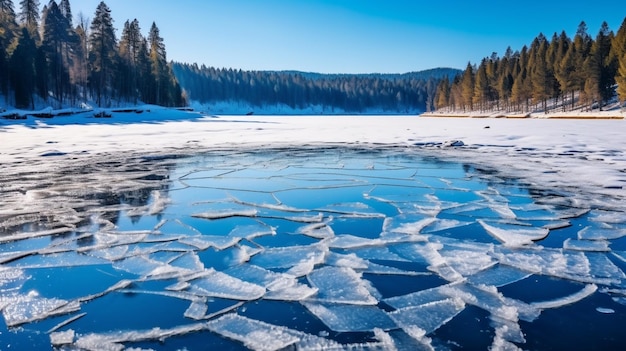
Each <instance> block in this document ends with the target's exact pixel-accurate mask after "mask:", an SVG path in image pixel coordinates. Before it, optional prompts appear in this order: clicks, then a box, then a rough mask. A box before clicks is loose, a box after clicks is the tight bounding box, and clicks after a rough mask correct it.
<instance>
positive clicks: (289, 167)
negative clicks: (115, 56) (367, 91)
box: [0, 106, 626, 350]
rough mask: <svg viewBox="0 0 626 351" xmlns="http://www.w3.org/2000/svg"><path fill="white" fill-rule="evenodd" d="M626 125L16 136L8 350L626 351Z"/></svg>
mask: <svg viewBox="0 0 626 351" xmlns="http://www.w3.org/2000/svg"><path fill="white" fill-rule="evenodd" d="M625 123H626V122H624V120H562V119H553V120H551V119H523V120H519V119H491V118H489V119H475V118H425V117H416V116H332V117H331V116H327V117H319V116H315V117H313V116H311V117H307V116H297V117H291V116H207V115H203V114H200V113H196V112H184V111H173V110H166V109H161V108H157V107H151V106H147V107H143V108H142V113H141V114H138V113H135V112H134V111H133V112H113V113H112V117H111V118H94V117H93V113H83V114H76V115H72V116H66V117H55V118H52V119H35V118H32V117H29V118H28V119H27V120H16V121H13V120H0V164H1V165H2V173H1V174H0V196H1V197H2V202H1V203H0V310H2V316H3V321H0V349H20V348H24V347H31V346H32V345H35V346H36V347H38V348H40V349H47V348H57V349H86V350H101V349H107V350H123V349H127V348H128V349H131V348H137V349H155V350H159V349H181V350H182V349H188V350H194V349H202V348H204V347H206V346H207V345H210V346H213V347H216V348H221V349H263V350H278V349H284V348H295V349H305V350H308V349H311V350H319V349H332V350H337V349H352V350H355V349H361V350H375V349H382V350H388V349H390V350H393V349H397V350H409V349H410V350H415V349H423V350H431V349H437V350H446V349H462V348H465V349H489V348H491V349H496V350H500V349H506V350H516V349H543V348H545V349H555V348H561V349H573V348H577V347H580V348H583V349H588V348H592V347H599V348H604V349H611V348H613V349H614V348H615V347H617V346H619V345H623V344H624V342H626V339H625V337H624V335H623V333H622V331H621V330H620V326H623V325H624V323H626V274H625V273H624V271H625V270H626V201H625V200H626V199H625V197H626V191H625V189H624V187H625V186H626V141H625V139H624V126H625ZM154 306H158V308H154Z"/></svg>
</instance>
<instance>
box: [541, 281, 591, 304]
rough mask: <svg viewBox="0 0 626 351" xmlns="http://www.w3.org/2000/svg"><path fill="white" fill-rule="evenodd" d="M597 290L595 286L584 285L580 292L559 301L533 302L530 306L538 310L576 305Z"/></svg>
mask: <svg viewBox="0 0 626 351" xmlns="http://www.w3.org/2000/svg"><path fill="white" fill-rule="evenodd" d="M597 290H598V286H596V285H595V284H589V285H586V286H585V287H584V288H583V289H581V290H580V291H578V292H576V293H573V294H571V295H568V296H564V297H562V298H559V299H554V300H549V301H541V302H533V303H531V306H532V307H534V308H538V309H547V308H559V307H563V306H566V305H571V304H573V303H576V302H578V301H580V300H582V299H584V298H586V297H588V296H590V295H592V294H593V293H595V292H596V291H597Z"/></svg>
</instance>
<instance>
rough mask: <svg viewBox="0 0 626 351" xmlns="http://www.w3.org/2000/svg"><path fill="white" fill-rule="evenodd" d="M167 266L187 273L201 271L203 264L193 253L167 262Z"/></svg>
mask: <svg viewBox="0 0 626 351" xmlns="http://www.w3.org/2000/svg"><path fill="white" fill-rule="evenodd" d="M169 264H170V265H172V266H174V267H178V268H183V269H186V270H189V271H201V270H203V269H204V263H202V261H200V257H198V255H197V254H196V253H195V252H189V253H186V254H184V255H182V256H180V257H178V258H176V259H174V260H173V261H171V262H169Z"/></svg>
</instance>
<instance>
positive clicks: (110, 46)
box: [89, 2, 117, 106]
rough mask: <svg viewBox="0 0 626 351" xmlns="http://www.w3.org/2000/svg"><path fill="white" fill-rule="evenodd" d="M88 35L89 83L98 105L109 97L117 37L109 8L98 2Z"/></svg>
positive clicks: (102, 103) (101, 104)
mask: <svg viewBox="0 0 626 351" xmlns="http://www.w3.org/2000/svg"><path fill="white" fill-rule="evenodd" d="M90 30H91V34H90V36H89V46H90V50H89V65H90V75H89V85H90V86H91V89H92V91H93V94H94V96H95V98H96V103H97V104H98V106H103V105H104V104H105V101H104V100H105V98H110V97H111V93H112V92H111V91H110V88H111V87H112V82H113V74H114V67H115V61H116V53H117V51H116V50H117V39H116V37H115V29H114V28H113V19H112V18H111V10H110V9H109V7H108V6H107V5H106V4H105V3H104V2H100V4H99V5H98V7H97V8H96V13H95V15H94V18H93V21H92V22H91V28H90Z"/></svg>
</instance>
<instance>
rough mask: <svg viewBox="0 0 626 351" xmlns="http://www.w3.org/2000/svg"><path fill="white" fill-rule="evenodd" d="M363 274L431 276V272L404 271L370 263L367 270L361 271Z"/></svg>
mask: <svg viewBox="0 0 626 351" xmlns="http://www.w3.org/2000/svg"><path fill="white" fill-rule="evenodd" d="M363 273H369V274H378V275H405V276H420V275H432V273H431V272H420V271H406V270H403V269H399V268H395V267H389V266H385V265H382V264H376V263H372V262H369V263H368V265H367V268H366V269H365V270H363Z"/></svg>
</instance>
